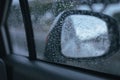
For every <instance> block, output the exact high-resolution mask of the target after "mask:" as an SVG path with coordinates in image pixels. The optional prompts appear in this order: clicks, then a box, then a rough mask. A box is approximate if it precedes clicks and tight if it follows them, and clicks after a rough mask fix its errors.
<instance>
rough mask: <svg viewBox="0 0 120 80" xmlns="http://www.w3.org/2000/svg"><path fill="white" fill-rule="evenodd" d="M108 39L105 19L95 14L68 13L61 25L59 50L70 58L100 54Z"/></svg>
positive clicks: (103, 50) (105, 49)
mask: <svg viewBox="0 0 120 80" xmlns="http://www.w3.org/2000/svg"><path fill="white" fill-rule="evenodd" d="M109 46H110V40H109V34H108V28H107V24H106V22H105V21H103V20H102V19H99V18H97V17H95V16H89V15H70V16H68V17H66V19H65V21H64V23H63V25H62V35H61V50H62V51H61V52H62V54H63V55H64V56H66V57H70V58H85V57H98V56H102V55H104V54H105V53H106V51H107V50H108V49H109Z"/></svg>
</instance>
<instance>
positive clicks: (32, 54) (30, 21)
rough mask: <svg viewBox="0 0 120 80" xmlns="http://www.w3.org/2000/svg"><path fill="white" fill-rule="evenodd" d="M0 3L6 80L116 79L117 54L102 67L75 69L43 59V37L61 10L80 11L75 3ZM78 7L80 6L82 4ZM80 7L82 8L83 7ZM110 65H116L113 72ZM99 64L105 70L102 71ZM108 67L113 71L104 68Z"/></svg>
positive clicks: (13, 0) (28, 0) (31, 0)
mask: <svg viewBox="0 0 120 80" xmlns="http://www.w3.org/2000/svg"><path fill="white" fill-rule="evenodd" d="M78 2H79V1H78ZM0 3H1V4H0V5H1V6H2V8H1V12H2V15H1V17H0V23H1V24H0V28H1V31H0V35H1V36H0V40H1V44H0V50H1V52H0V54H1V57H2V59H3V60H4V62H5V64H6V67H5V68H6V72H7V79H8V80H104V79H118V78H119V70H118V67H119V62H118V61H119V60H118V59H119V54H117V55H115V58H117V60H116V61H115V60H114V59H107V60H106V62H104V63H103V62H101V63H97V62H94V61H89V62H81V63H80V64H81V66H77V65H78V64H76V63H72V64H71V63H70V64H69V63H68V64H66V63H65V64H64V63H57V62H56V63H55V62H50V61H47V60H45V59H44V50H45V43H46V37H47V33H48V31H49V30H50V26H51V25H52V23H53V21H54V20H55V18H56V16H57V15H58V14H59V13H60V12H62V11H63V10H69V9H74V8H75V9H76V8H81V7H79V5H80V4H77V1H75V2H74V1H72V0H71V1H70V2H69V0H68V1H64V0H63V1H62V0H61V1H60V2H59V1H57V2H56V1H55V0H53V1H52V0H44V1H42V0H35V1H34V0H19V1H18V0H9V1H8V0H4V1H3V0H2V1H0ZM79 3H82V0H81V2H79ZM83 3H84V1H83ZM85 3H86V2H85ZM87 3H88V2H87ZM72 4H74V5H72ZM69 5H71V6H69ZM82 5H83V6H84V4H82ZM56 6H57V7H56ZM76 6H77V7H76ZM80 6H81V5H80ZM85 6H86V5H85ZM111 58H113V57H111ZM112 60H113V62H112ZM107 62H108V63H107ZM109 62H110V63H111V62H112V63H114V64H115V68H116V69H115V70H114V69H113V66H112V65H111V64H109ZM98 64H100V65H104V66H102V67H101V66H100V65H98ZM108 64H109V65H111V66H112V67H111V66H107V65H108ZM105 66H106V67H105ZM107 67H110V68H107ZM100 69H101V71H100ZM110 69H113V70H112V71H111V70H110ZM104 70H105V71H104ZM117 70H118V72H117ZM112 72H113V74H112ZM117 74H118V75H117Z"/></svg>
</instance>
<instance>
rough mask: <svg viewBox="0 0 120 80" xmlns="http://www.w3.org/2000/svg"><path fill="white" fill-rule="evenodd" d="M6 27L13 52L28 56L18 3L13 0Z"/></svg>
mask: <svg viewBox="0 0 120 80" xmlns="http://www.w3.org/2000/svg"><path fill="white" fill-rule="evenodd" d="M7 28H8V30H9V33H10V41H11V46H12V51H13V53H14V54H19V55H24V56H28V48H27V41H26V35H25V29H24V23H23V18H22V13H21V10H20V5H19V2H18V1H17V0H13V2H12V5H11V8H10V13H9V16H8V20H7Z"/></svg>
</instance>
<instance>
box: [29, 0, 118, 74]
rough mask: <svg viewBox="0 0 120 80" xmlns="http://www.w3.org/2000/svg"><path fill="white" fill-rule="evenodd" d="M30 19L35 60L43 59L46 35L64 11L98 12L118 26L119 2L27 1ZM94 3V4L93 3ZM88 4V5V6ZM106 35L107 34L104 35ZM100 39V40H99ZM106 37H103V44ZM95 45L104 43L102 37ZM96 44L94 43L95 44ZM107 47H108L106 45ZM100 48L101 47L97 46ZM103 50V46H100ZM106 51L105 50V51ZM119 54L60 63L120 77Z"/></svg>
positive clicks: (97, 39) (116, 0) (110, 0)
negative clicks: (105, 57) (113, 20)
mask: <svg viewBox="0 0 120 80" xmlns="http://www.w3.org/2000/svg"><path fill="white" fill-rule="evenodd" d="M28 1H29V6H30V11H31V19H32V23H33V30H34V36H35V43H36V51H37V58H38V59H41V60H45V59H44V50H45V43H46V39H47V35H48V33H49V31H50V30H51V29H52V25H53V24H54V23H53V22H54V20H55V18H56V17H57V16H58V15H59V13H61V12H62V11H64V10H71V9H74V10H88V11H93V12H100V13H104V14H107V15H109V16H111V17H114V18H115V19H116V20H117V22H118V24H119V25H120V2H119V0H109V1H108V0H102V1H103V2H101V0H28ZM95 1H96V3H95ZM88 3H89V4H88ZM106 35H107V33H106ZM101 38H102V40H101ZM78 39H79V38H78ZM107 39H108V37H105V44H104V45H106V41H108V43H109V40H107ZM95 40H96V41H97V44H101V43H103V42H101V41H104V38H103V36H101V37H98V38H95ZM95 44H96V43H95ZM108 46H109V45H108ZM98 47H101V46H98ZM102 48H103V46H102ZM106 50H107V49H105V51H106ZM119 61H120V54H119V52H118V53H116V54H114V55H112V56H111V57H109V58H107V59H101V60H98V61H94V60H93V61H80V62H75V61H72V60H71V61H68V62H66V63H61V64H65V65H70V66H75V67H81V68H85V69H90V70H95V71H99V72H104V73H109V74H115V75H120V71H119V67H120V64H119Z"/></svg>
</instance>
